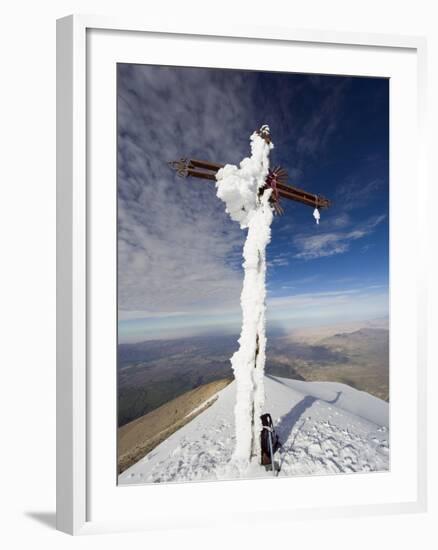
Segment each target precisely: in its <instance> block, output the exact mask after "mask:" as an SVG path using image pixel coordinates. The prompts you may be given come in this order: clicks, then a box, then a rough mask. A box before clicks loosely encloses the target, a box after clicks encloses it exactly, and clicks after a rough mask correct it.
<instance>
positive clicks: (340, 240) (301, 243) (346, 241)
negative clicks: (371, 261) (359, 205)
mask: <svg viewBox="0 0 438 550" xmlns="http://www.w3.org/2000/svg"><path fill="white" fill-rule="evenodd" d="M385 218H386V215H381V216H376V217H374V218H371V219H370V220H368V221H367V222H366V223H365V224H362V225H361V226H358V227H357V229H354V230H352V231H338V232H335V231H333V232H328V233H323V234H320V235H307V236H305V235H298V236H297V237H296V238H295V240H294V243H295V246H296V247H297V248H298V250H299V252H298V253H297V254H295V258H300V259H302V260H314V259H317V258H323V257H327V256H334V255H336V254H343V253H345V252H347V251H348V250H349V249H350V246H351V243H352V242H353V241H356V240H358V239H362V238H363V237H365V236H367V235H369V234H370V233H372V232H373V230H374V228H375V227H376V226H377V225H379V224H380V223H381V222H382V221H383V220H384V219H385Z"/></svg>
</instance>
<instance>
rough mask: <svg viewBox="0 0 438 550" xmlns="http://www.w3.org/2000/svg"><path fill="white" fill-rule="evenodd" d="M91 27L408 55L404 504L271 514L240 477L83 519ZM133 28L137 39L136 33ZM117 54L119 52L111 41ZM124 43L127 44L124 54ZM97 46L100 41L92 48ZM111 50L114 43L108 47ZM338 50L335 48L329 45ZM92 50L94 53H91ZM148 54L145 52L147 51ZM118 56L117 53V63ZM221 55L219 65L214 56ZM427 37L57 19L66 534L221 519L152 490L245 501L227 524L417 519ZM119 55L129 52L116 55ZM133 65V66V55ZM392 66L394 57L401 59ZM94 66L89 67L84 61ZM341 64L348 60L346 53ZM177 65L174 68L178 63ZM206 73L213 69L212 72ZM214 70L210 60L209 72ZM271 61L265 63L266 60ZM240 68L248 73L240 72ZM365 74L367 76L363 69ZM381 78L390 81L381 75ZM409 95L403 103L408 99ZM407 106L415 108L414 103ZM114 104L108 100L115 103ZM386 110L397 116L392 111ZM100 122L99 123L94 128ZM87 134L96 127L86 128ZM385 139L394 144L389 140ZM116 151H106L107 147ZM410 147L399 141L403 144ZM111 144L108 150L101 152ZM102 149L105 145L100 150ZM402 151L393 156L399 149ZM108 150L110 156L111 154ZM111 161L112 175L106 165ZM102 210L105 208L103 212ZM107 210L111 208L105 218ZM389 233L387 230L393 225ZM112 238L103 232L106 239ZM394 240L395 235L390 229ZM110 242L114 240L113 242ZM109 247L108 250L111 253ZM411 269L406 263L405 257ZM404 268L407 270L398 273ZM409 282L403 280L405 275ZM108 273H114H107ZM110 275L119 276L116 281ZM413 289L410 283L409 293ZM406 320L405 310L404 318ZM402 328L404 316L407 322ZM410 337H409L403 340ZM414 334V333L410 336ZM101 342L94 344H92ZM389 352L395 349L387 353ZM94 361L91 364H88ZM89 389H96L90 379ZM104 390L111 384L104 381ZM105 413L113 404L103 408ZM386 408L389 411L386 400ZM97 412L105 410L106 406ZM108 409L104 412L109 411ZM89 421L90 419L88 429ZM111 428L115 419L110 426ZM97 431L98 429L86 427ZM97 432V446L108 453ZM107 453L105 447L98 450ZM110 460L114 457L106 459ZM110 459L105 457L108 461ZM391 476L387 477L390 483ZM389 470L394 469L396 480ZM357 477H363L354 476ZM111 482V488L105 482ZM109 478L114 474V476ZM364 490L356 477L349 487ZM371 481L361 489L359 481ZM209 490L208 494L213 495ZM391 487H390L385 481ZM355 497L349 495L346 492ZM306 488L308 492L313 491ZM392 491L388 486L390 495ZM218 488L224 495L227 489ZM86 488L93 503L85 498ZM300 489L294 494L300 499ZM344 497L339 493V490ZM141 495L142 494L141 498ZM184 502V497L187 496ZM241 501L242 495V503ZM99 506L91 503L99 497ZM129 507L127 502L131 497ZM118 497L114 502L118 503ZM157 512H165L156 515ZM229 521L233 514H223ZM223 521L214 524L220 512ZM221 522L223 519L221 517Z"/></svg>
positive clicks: (397, 318) (61, 474)
mask: <svg viewBox="0 0 438 550" xmlns="http://www.w3.org/2000/svg"><path fill="white" fill-rule="evenodd" d="M95 31H97V32H99V33H104V34H105V36H106V37H105V40H106V41H107V42H106V44H107V45H108V44H110V42H112V41H114V40H115V38H114V37H116V36H118V37H119V38H120V37H121V36H122V35H124V36H125V35H127V33H130V36H131V37H133V39H134V40H137V45H138V40H141V37H150V38H152V37H160V40H161V39H170V40H172V41H173V43H174V44H175V43H176V42H178V43H179V44H184V43H185V44H189V43H190V40H193V39H195V38H196V40H202V41H204V42H205V43H209V42H212V41H214V40H216V41H218V40H220V41H221V43H222V44H227V45H228V46H229V48H230V49H232V48H233V47H235V46H236V44H240V45H248V44H250V45H253V44H257V45H258V46H260V48H262V47H275V45H282V46H284V47H288V45H298V46H300V47H302V48H311V47H312V46H314V45H315V46H316V45H317V46H318V48H323V49H324V48H326V49H328V50H329V49H330V48H333V47H336V48H337V49H338V50H342V49H343V48H345V50H347V49H348V48H352V49H356V50H355V51H357V52H359V49H360V50H361V51H362V49H364V50H366V51H368V52H373V55H374V56H383V54H388V52H397V54H398V53H401V54H402V53H404V52H405V53H406V54H407V55H409V56H411V57H412V56H413V57H412V59H413V58H415V62H414V61H413V63H414V65H415V67H414V69H412V70H413V72H412V75H413V74H414V73H415V76H414V77H413V76H412V75H411V76H409V78H410V86H411V87H412V92H413V94H414V95H413V96H412V98H414V99H415V101H416V102H417V106H416V109H415V115H414V112H412V117H413V118H412V120H411V121H410V124H411V125H412V124H413V125H415V126H416V128H417V130H418V131H417V130H416V133H415V136H413V137H412V136H411V138H410V139H411V141H410V142H409V145H412V143H413V141H412V140H414V141H415V151H414V152H413V153H412V158H411V159H406V161H405V162H409V163H410V164H409V166H406V167H404V168H407V169H408V170H407V173H408V174H409V175H410V177H411V178H413V179H414V181H412V179H411V186H412V188H415V189H416V191H417V195H416V202H415V205H414V210H415V214H414V217H415V220H414V221H415V223H414V224H413V226H412V228H411V234H410V235H407V234H406V235H405V238H409V239H412V243H418V246H417V251H416V254H417V261H416V265H415V266H412V265H411V266H410V267H409V266H407V267H406V269H407V270H409V269H410V271H409V273H408V275H409V280H408V278H405V279H404V280H403V281H401V280H400V281H399V282H397V281H396V283H397V284H394V288H395V290H394V293H395V294H394V293H393V295H392V306H391V307H392V309H393V310H394V311H392V310H391V311H392V314H391V318H392V319H393V320H394V322H395V323H396V325H397V323H398V324H399V326H398V332H397V331H396V333H397V334H399V336H398V340H399V341H401V339H402V336H403V334H404V335H406V336H409V337H410V338H411V339H412V346H411V347H410V348H409V352H407V353H406V354H405V355H406V359H405V361H408V359H407V357H409V356H411V357H412V358H414V357H415V383H414V384H413V386H414V388H415V390H414V391H415V398H416V405H415V414H414V415H413V416H414V419H413V420H412V422H414V424H415V430H416V431H415V433H416V437H415V440H416V445H414V446H413V447H414V450H413V451H412V457H411V461H410V462H409V464H410V466H409V468H410V474H411V477H412V486H410V487H409V490H408V489H407V490H406V494H405V495H403V496H402V497H401V496H399V495H397V494H396V492H393V493H390V492H389V493H388V494H392V497H388V496H387V495H385V496H382V498H381V499H380V500H379V499H378V500H376V501H375V502H372V501H369V500H368V501H364V502H362V501H360V499H359V500H357V499H356V500H354V499H352V500H351V503H348V501H342V502H341V501H340V502H339V503H338V504H336V505H335V506H328V505H327V504H325V503H324V500H323V499H322V500H320V501H318V500H317V499H316V501H315V505H314V506H312V505H310V504H305V505H303V506H300V505H297V503H291V504H290V505H289V504H287V502H281V503H280V504H279V505H278V507H277V508H273V507H270V508H269V507H268V508H263V507H260V506H254V507H251V506H246V505H245V504H244V503H245V502H247V503H248V502H254V499H255V497H256V494H255V493H254V486H255V484H256V486H257V488H260V487H261V485H257V482H252V481H239V482H220V483H217V484H211V483H210V484H209V483H198V484H184V485H182V484H181V485H179V486H177V487H173V488H172V489H170V488H169V487H168V486H164V487H167V489H166V488H163V487H148V486H146V487H136V488H119V489H118V490H119V493H118V496H114V495H112V496H111V497H110V496H109V493H108V495H106V494H104V492H102V496H101V498H100V500H108V501H110V500H111V498H116V499H120V500H122V493H121V491H123V492H125V496H124V499H125V500H126V492H127V491H133V493H131V494H132V495H134V491H135V495H136V497H135V498H140V499H141V498H143V497H141V495H140V493H139V492H140V491H143V494H144V492H147V491H151V490H152V491H154V502H155V505H154V510H150V512H151V513H146V510H145V511H144V517H143V518H142V517H140V516H139V517H135V518H131V517H129V514H127V516H123V517H122V515H120V516H119V515H118V512H117V509H118V508H117V506H114V507H113V508H112V511H110V510H109V509H108V510H105V511H102V513H101V514H96V519H95V518H94V517H93V516H94V514H90V509H91V508H92V499H93V498H95V497H94V495H95V494H96V491H100V488H99V487H101V485H100V486H98V485H95V486H93V490H92V491H91V489H90V488H91V486H92V484H93V483H94V481H93V475H94V474H93V473H92V472H93V471H94V470H93V467H92V464H93V455H94V453H93V451H92V444H91V436H90V433H91V432H92V430H91V429H90V422H91V420H90V418H91V416H93V414H90V411H91V412H92V411H93V406H94V402H95V400H96V394H95V390H94V389H93V390H92V388H93V384H91V381H92V380H95V377H96V376H100V374H99V372H100V371H98V369H97V367H96V369H95V372H94V371H93V373H92V372H91V365H92V364H93V365H96V364H97V363H96V361H95V359H94V355H93V354H94V342H95V341H97V340H98V338H96V333H95V332H94V331H93V330H92V325H93V321H92V316H93V315H95V311H96V307H97V306H98V304H99V302H96V303H95V304H94V305H93V306H91V305H90V304H91V303H92V301H93V299H94V298H93V288H94V286H93V284H94V283H93V277H92V276H91V275H90V269H89V266H90V254H92V253H93V250H95V246H94V245H95V241H94V244H92V245H90V238H91V237H90V234H91V233H93V231H91V232H90V228H91V229H93V227H94V226H93V223H95V222H94V218H95V217H96V216H95V214H96V212H95V210H93V208H95V207H93V201H92V200H91V201H90V197H92V196H93V191H92V190H91V189H90V186H89V182H90V178H92V177H94V176H93V171H92V169H91V168H90V166H91V157H90V155H91V154H92V153H91V151H94V149H93V148H92V147H91V140H90V139H89V138H90V134H89V132H90V127H89V121H90V105H89V104H88V101H89V100H90V81H91V76H92V75H91V74H90V71H93V70H94V67H95V66H96V65H95V62H94V61H93V59H92V58H91V57H90V55H92V52H91V50H92V49H93V48H95V42H93V41H92V40H90V36H92V35H91V34H90V33H92V32H95ZM133 33H134V34H133ZM111 37H113V38H111ZM116 47H117V46H116ZM128 47H129V48H131V47H132V45H131V46H129V45H127V48H128ZM98 49H99V46H98V45H96V50H98ZM107 49H111V48H107ZM333 51H334V50H333ZM90 52H91V53H90ZM144 52H145V53H143V55H146V57H147V55H148V54H147V49H145V50H144ZM164 53H165V56H166V61H163V64H165V62H168V59H169V55H170V54H171V53H172V52H171V51H170V49H164V50H163V55H164ZM123 55H124V54H122V56H123ZM220 55H221V54H220V52H218V59H219V58H220ZM425 55H426V44H425V40H424V39H422V38H418V37H404V36H390V35H368V34H349V33H337V32H327V31H308V30H305V31H304V30H293V29H285V28H281V29H276V28H245V27H243V26H242V27H240V26H234V25H233V27H232V28H229V29H216V28H214V26H213V25H211V26H209V25H204V26H203V27H202V28H199V27H195V26H194V27H193V28H184V29H182V28H179V27H178V25H177V24H169V25H167V26H164V25H163V26H162V27H160V28H151V27H149V26H148V25H147V24H143V23H142V22H139V21H129V20H124V19H119V18H117V19H112V18H106V17H96V16H76V15H74V16H69V17H66V18H63V19H60V20H58V22H57V136H58V137H57V281H58V283H57V528H58V529H59V530H61V531H64V532H66V533H70V534H84V533H95V532H107V531H114V530H131V529H136V530H137V529H144V530H147V529H152V528H164V527H172V526H175V527H176V526H181V525H188V524H190V525H200V526H201V525H208V524H210V523H211V522H213V523H217V522H218V521H221V517H220V514H221V513H222V512H221V510H220V509H218V510H216V513H215V514H214V515H215V517H214V518H210V519H209V518H208V517H203V516H202V514H197V513H196V511H193V512H192V513H190V512H188V513H187V515H186V514H180V515H178V513H177V509H176V508H175V510H171V507H166V509H164V508H163V506H162V505H160V502H161V501H160V495H159V491H161V492H163V491H166V492H167V493H170V492H172V495H173V496H172V500H175V502H177V501H178V499H184V500H185V501H186V502H187V499H188V498H189V499H190V498H192V499H193V500H201V499H202V500H205V498H209V494H210V493H212V492H214V493H215V496H214V499H215V501H218V502H221V499H223V498H229V495H230V494H231V493H230V491H231V492H233V495H234V496H235V497H236V499H235V500H236V501H237V502H239V498H240V497H241V493H242V495H243V493H245V492H246V496H242V497H241V498H242V500H241V503H242V506H246V508H245V509H244V510H242V513H241V514H237V513H234V518H235V521H248V520H254V521H260V520H261V519H262V518H269V520H272V519H274V518H275V517H279V518H282V519H284V518H285V517H288V518H303V517H311V518H318V517H328V516H333V515H342V516H348V515H358V514H382V513H396V512H407V511H411V512H417V511H422V510H425V509H426V485H427V477H426V342H425V334H426V330H425V328H426V327H425V323H426V310H425V303H426V284H425V280H426V262H425V252H426V251H425V250H424V248H423V245H422V243H423V242H425V239H422V236H424V234H425V223H426V222H425V219H424V217H422V216H421V212H422V211H425V210H426V207H427V204H426V194H427V193H426V189H425V186H426V178H425V154H426V152H425V143H424V120H425V109H426V106H425V74H426V71H425ZM159 57H160V56H159V55H158V57H157V56H155V57H154V61H153V62H155V63H157V62H159ZM123 59H125V57H123ZM135 59H138V52H137V53H136V57H135ZM397 59H398V58H397ZM90 60H91V61H90ZM349 63H350V64H351V65H352V66H353V65H354V58H351V56H350V61H349ZM176 64H178V63H176ZM397 64H398V68H397V70H398V71H399V72H400V74H402V73H403V71H408V69H407V68H406V67H407V66H406V67H405V68H404V67H403V65H402V64H401V63H400V62H399V61H397ZM208 66H209V65H208ZM213 66H214V65H213ZM268 66H269V65H268ZM242 68H244V67H242ZM363 74H366V72H365V73H363ZM382 74H386V73H385V72H383V73H382ZM412 98H411V99H412ZM414 99H412V101H413V100H414ZM114 109H115V105H114ZM392 114H394V113H393V112H392ZM414 118H415V120H414ZM97 122H98V121H97ZM93 131H94V130H93ZM391 139H392V138H391ZM113 145H114V144H113ZM407 145H408V143H406V146H407ZM109 146H110V147H111V144H110V145H109ZM102 147H105V145H104V144H102ZM401 150H402V149H400V151H401ZM107 151H108V149H107ZM111 166H113V164H111V162H109V169H111ZM396 167H397V165H395V166H394V165H393V164H391V178H393V176H394V174H396V175H398V172H397V171H396ZM401 172H402V170H401V171H400V179H399V181H400V182H401V183H400V184H399V187H397V188H396V187H392V188H391V194H392V198H394V201H393V202H392V204H391V214H392V215H393V219H394V220H395V222H394V223H396V224H398V226H397V225H396V226H395V227H396V229H397V227H399V231H400V232H402V229H403V228H402V227H401V219H402V218H401V216H402V212H403V209H404V207H405V206H406V203H405V202H403V200H402V199H401V198H400V200H399V199H398V198H397V197H398V196H399V195H400V196H402V195H403V196H404V192H403V183H402V181H403V174H402V173H401ZM104 208H105V207H104ZM110 212H111V205H110V206H109V210H107V211H106V214H107V215H108V213H110ZM393 229H394V228H393V227H392V230H393ZM108 234H109V235H111V231H109V232H108ZM93 235H94V236H93V239H96V238H97V239H102V238H105V237H102V234H99V235H97V237H96V232H94V233H93ZM393 235H394V231H393ZM113 237H114V235H113V234H112V237H111V238H113ZM109 248H111V246H110V247H109ZM410 263H411V264H412V262H410ZM402 270H403V269H402ZM406 277H407V276H406ZM114 278H115V274H114ZM114 278H113V279H112V280H115V279H114ZM413 281H415V292H413V286H412V285H413V284H414V283H413ZM409 285H410V286H409ZM403 290H407V291H408V292H411V291H412V292H411V294H412V295H411V299H410V300H409V304H408V305H407V306H406V307H407V308H410V311H411V312H412V314H413V315H411V316H410V317H412V316H413V317H415V324H413V325H407V324H403V323H405V321H403V320H402V317H403V310H401V309H400V305H397V301H396V300H395V299H394V296H396V295H397V292H403ZM405 316H406V315H405ZM406 323H407V321H406ZM408 331H410V334H408ZM412 331H414V334H412ZM96 345H98V344H96ZM393 355H394V354H392V356H393ZM93 361H94V363H93ZM94 387H95V384H94ZM105 387H106V388H107V387H108V386H105ZM112 390H113V388H109V389H108V395H107V399H108V400H112V401H113V402H114V401H115V393H114V392H113V391H112ZM109 406H110V405H109ZM391 406H392V404H391ZM103 409H104V407H103V408H102V410H103ZM109 410H111V409H109ZM95 417H96V415H95V414H94V416H93V418H94V420H93V422H94V421H95ZM114 431H115V420H114ZM94 433H95V431H94ZM103 437H104V436H103V435H102V448H104V447H105V444H104V442H103ZM105 448H106V447H105ZM114 458H115V457H114ZM108 460H110V459H108ZM392 474H394V472H392V473H390V474H388V475H389V476H390V475H392ZM394 475H395V474H394ZM337 479H338V480H339V481H338V483H341V484H343V485H348V484H351V483H355V481H354V480H353V481H350V480H348V481H345V482H344V481H343V480H341V478H340V477H338V478H337ZM362 479H364V478H363V477H362ZM307 482H308V481H306V479H305V478H304V479H303V478H301V480H299V481H295V486H294V489H297V491H298V489H299V487H298V484H300V485H301V486H302V487H301V490H303V487H304V486H305V484H306V483H307ZM102 483H107V481H102ZM114 483H115V479H114ZM236 483H239V484H241V485H240V486H239V495H237V491H236V485H235V484H236ZM318 483H319V485H320V486H321V487H322V486H323V485H326V486H327V489H326V490H328V487H329V485H330V480H329V481H328V482H327V481H326V480H324V479H320V480H319V481H318ZM357 483H359V484H362V485H363V484H364V482H363V481H360V480H359V481H357ZM366 483H368V482H366ZM213 485H214V488H213ZM262 485H263V486H264V489H263V490H266V488H267V487H268V481H266V482H265V481H264V482H263V483H262ZM388 487H389V485H388ZM348 490H349V491H350V493H352V489H348ZM312 491H313V489H312ZM388 491H391V489H388ZM225 492H226V494H225ZM91 493H93V496H91ZM297 494H298V493H297ZM346 494H347V493H346ZM138 495H140V496H138ZM190 495H191V496H190ZM245 499H246V500H245ZM97 500H99V498H98V499H97ZM134 500H135V499H134ZM125 505H126V502H124V503H123V505H122V506H125ZM160 506H161V508H160ZM152 512H153V514H152ZM231 513H232V514H233V511H231ZM218 516H219V517H218ZM223 518H224V519H226V518H227V516H226V515H225V513H224V515H223Z"/></svg>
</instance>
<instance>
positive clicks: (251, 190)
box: [170, 125, 330, 471]
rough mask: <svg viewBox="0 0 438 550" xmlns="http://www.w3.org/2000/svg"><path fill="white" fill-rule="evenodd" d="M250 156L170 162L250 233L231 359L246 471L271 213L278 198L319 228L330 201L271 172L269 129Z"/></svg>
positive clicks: (262, 349) (260, 394)
mask: <svg viewBox="0 0 438 550" xmlns="http://www.w3.org/2000/svg"><path fill="white" fill-rule="evenodd" d="M250 140H251V156H250V157H248V158H244V159H243V160H242V161H241V162H240V164H239V166H238V167H237V166H235V165H232V164H226V165H225V166H224V165H220V164H216V163H212V162H207V161H200V160H195V159H189V160H187V159H181V160H179V161H173V162H171V163H170V165H171V166H172V168H174V169H175V170H176V171H177V173H178V174H179V175H180V176H183V177H187V176H192V177H196V178H201V179H208V180H214V181H216V189H217V196H218V197H219V198H220V199H221V200H222V201H223V202H224V203H225V207H226V212H227V213H228V214H229V215H230V217H231V219H232V220H234V221H236V222H238V223H239V224H240V227H241V229H245V230H248V233H247V236H246V241H245V245H244V248H243V259H244V262H243V268H244V280H243V288H242V294H241V298H240V302H241V306H242V329H241V333H240V338H239V349H238V351H236V353H234V355H233V356H232V358H231V364H232V367H233V372H234V377H235V381H236V392H237V394H236V395H237V397H236V405H235V429H236V445H235V449H234V453H233V462H234V464H235V465H237V467H238V468H239V469H240V470H241V471H244V470H245V469H246V467H247V466H248V464H249V462H250V460H251V457H254V456H256V457H260V454H261V453H260V432H261V428H262V426H261V420H260V416H261V414H262V412H263V405H264V399H265V395H264V387H263V380H264V370H265V360H266V330H265V327H266V319H265V312H266V247H267V245H268V243H269V241H270V239H271V223H272V220H273V214H274V210H275V211H276V212H277V213H281V211H282V209H281V207H280V206H279V202H278V199H279V197H282V198H286V199H290V200H294V201H297V202H301V203H304V204H306V205H308V206H313V207H314V212H313V216H314V218H315V220H316V223H319V219H320V213H319V209H320V208H327V207H328V206H330V202H329V201H328V200H327V199H325V198H324V197H321V196H318V195H314V194H312V193H308V192H307V191H303V190H302V189H297V188H295V187H292V186H289V185H286V184H285V182H284V180H285V177H286V176H287V174H286V172H285V171H284V170H282V169H280V168H276V169H274V170H270V168H269V153H270V151H271V150H272V149H273V147H274V145H273V143H272V141H271V134H270V129H269V126H267V125H263V126H262V127H261V128H260V129H259V130H258V131H256V132H254V133H253V134H252V135H251V138H250Z"/></svg>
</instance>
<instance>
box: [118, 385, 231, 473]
mask: <svg viewBox="0 0 438 550" xmlns="http://www.w3.org/2000/svg"><path fill="white" fill-rule="evenodd" d="M230 382H231V380H230V379H223V380H216V381H214V382H210V383H209V384H204V385H202V386H199V387H198V388H195V389H194V390H191V391H189V392H187V393H184V394H183V395H180V396H179V397H177V398H176V399H172V401H169V402H168V403H165V404H164V405H161V407H158V409H155V410H154V411H151V412H150V413H148V414H145V415H144V416H141V417H140V418H137V419H136V420H133V421H132V422H129V423H128V424H125V425H124V426H122V427H121V428H119V429H118V431H117V436H118V460H117V465H118V467H117V469H118V473H119V474H120V473H122V472H123V471H124V470H126V469H127V468H129V467H130V466H132V465H133V464H135V463H136V462H138V460H140V459H141V458H142V457H144V456H145V455H147V454H148V453H149V452H150V451H152V449H154V448H155V447H156V446H157V445H159V444H160V443H161V442H162V441H164V440H165V439H167V438H168V437H169V436H170V435H172V434H173V433H174V432H176V431H177V430H179V429H180V428H182V427H183V426H184V425H185V424H187V423H188V422H190V421H191V420H193V419H194V418H195V417H196V416H198V414H200V413H201V412H202V411H204V410H205V409H207V408H208V407H210V406H211V405H212V404H213V403H214V401H215V400H216V399H217V398H212V396H214V395H215V394H216V393H217V392H218V391H220V390H222V389H223V388H225V386H227V385H228V384H229V383H230ZM198 407H199V408H198ZM195 409H196V410H195Z"/></svg>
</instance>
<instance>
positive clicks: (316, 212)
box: [313, 208, 321, 225]
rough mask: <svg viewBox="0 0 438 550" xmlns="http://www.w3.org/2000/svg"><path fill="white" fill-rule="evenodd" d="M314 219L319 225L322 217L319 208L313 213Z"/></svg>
mask: <svg viewBox="0 0 438 550" xmlns="http://www.w3.org/2000/svg"><path fill="white" fill-rule="evenodd" d="M313 217H314V218H315V221H316V225H319V218H320V217H321V214H320V213H319V210H318V209H317V208H315V210H314V211H313Z"/></svg>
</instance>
